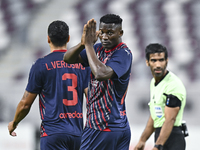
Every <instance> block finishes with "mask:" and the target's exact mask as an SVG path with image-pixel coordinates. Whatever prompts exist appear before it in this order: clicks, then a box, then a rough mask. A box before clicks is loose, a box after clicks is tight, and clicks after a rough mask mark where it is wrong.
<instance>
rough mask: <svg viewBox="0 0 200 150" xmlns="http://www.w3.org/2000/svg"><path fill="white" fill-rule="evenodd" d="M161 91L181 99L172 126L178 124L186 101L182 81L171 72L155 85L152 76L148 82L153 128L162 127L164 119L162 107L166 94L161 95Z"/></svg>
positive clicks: (163, 107)
mask: <svg viewBox="0 0 200 150" xmlns="http://www.w3.org/2000/svg"><path fill="white" fill-rule="evenodd" d="M163 93H166V94H172V95H174V96H176V97H178V98H179V100H180V101H181V107H180V110H179V112H178V115H177V117H176V121H175V123H174V126H180V125H181V122H182V117H183V110H184V107H185V103H186V90H185V87H184V85H183V83H182V81H181V80H180V79H179V78H178V77H177V76H176V75H175V74H173V73H172V72H168V74H167V75H166V76H165V77H164V78H163V79H162V80H161V81H160V82H159V83H158V84H157V85H156V86H155V79H154V78H153V79H152V80H151V83H150V102H149V108H150V113H151V117H152V119H153V121H154V128H158V127H162V125H163V123H164V121H165V114H164V109H165V102H166V96H165V95H163Z"/></svg>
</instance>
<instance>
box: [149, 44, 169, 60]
mask: <svg viewBox="0 0 200 150" xmlns="http://www.w3.org/2000/svg"><path fill="white" fill-rule="evenodd" d="M162 52H164V53H165V60H166V59H167V58H168V52H167V48H166V47H165V46H163V45H161V44H158V43H152V44H149V45H148V46H147V47H146V49H145V53H146V60H148V61H149V55H150V54H154V53H162Z"/></svg>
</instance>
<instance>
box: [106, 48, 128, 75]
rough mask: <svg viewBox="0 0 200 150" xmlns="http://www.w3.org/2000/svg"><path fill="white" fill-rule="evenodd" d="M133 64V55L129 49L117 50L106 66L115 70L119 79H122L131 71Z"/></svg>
mask: <svg viewBox="0 0 200 150" xmlns="http://www.w3.org/2000/svg"><path fill="white" fill-rule="evenodd" d="M131 64H132V54H131V52H130V50H128V49H120V50H117V51H116V52H115V53H114V54H113V55H112V57H111V59H110V60H108V61H107V62H106V65H107V66H110V67H111V68H112V69H113V70H114V72H115V73H116V75H117V76H118V78H120V77H122V76H123V75H124V74H125V73H126V72H127V71H128V70H129V68H130V67H131Z"/></svg>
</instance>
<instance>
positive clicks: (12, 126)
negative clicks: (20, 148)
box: [8, 121, 17, 136]
mask: <svg viewBox="0 0 200 150" xmlns="http://www.w3.org/2000/svg"><path fill="white" fill-rule="evenodd" d="M16 128H17V126H14V122H13V121H11V122H9V124H8V131H9V134H10V135H11V136H17V134H16V132H14V130H15V129H16Z"/></svg>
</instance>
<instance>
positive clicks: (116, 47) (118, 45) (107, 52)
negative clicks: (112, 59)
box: [105, 42, 124, 53]
mask: <svg viewBox="0 0 200 150" xmlns="http://www.w3.org/2000/svg"><path fill="white" fill-rule="evenodd" d="M122 44H124V43H123V42H121V43H119V44H118V45H117V46H115V47H114V48H113V49H111V50H108V51H105V52H106V53H110V52H112V51H114V50H115V49H116V48H117V47H119V46H121V45H122Z"/></svg>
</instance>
